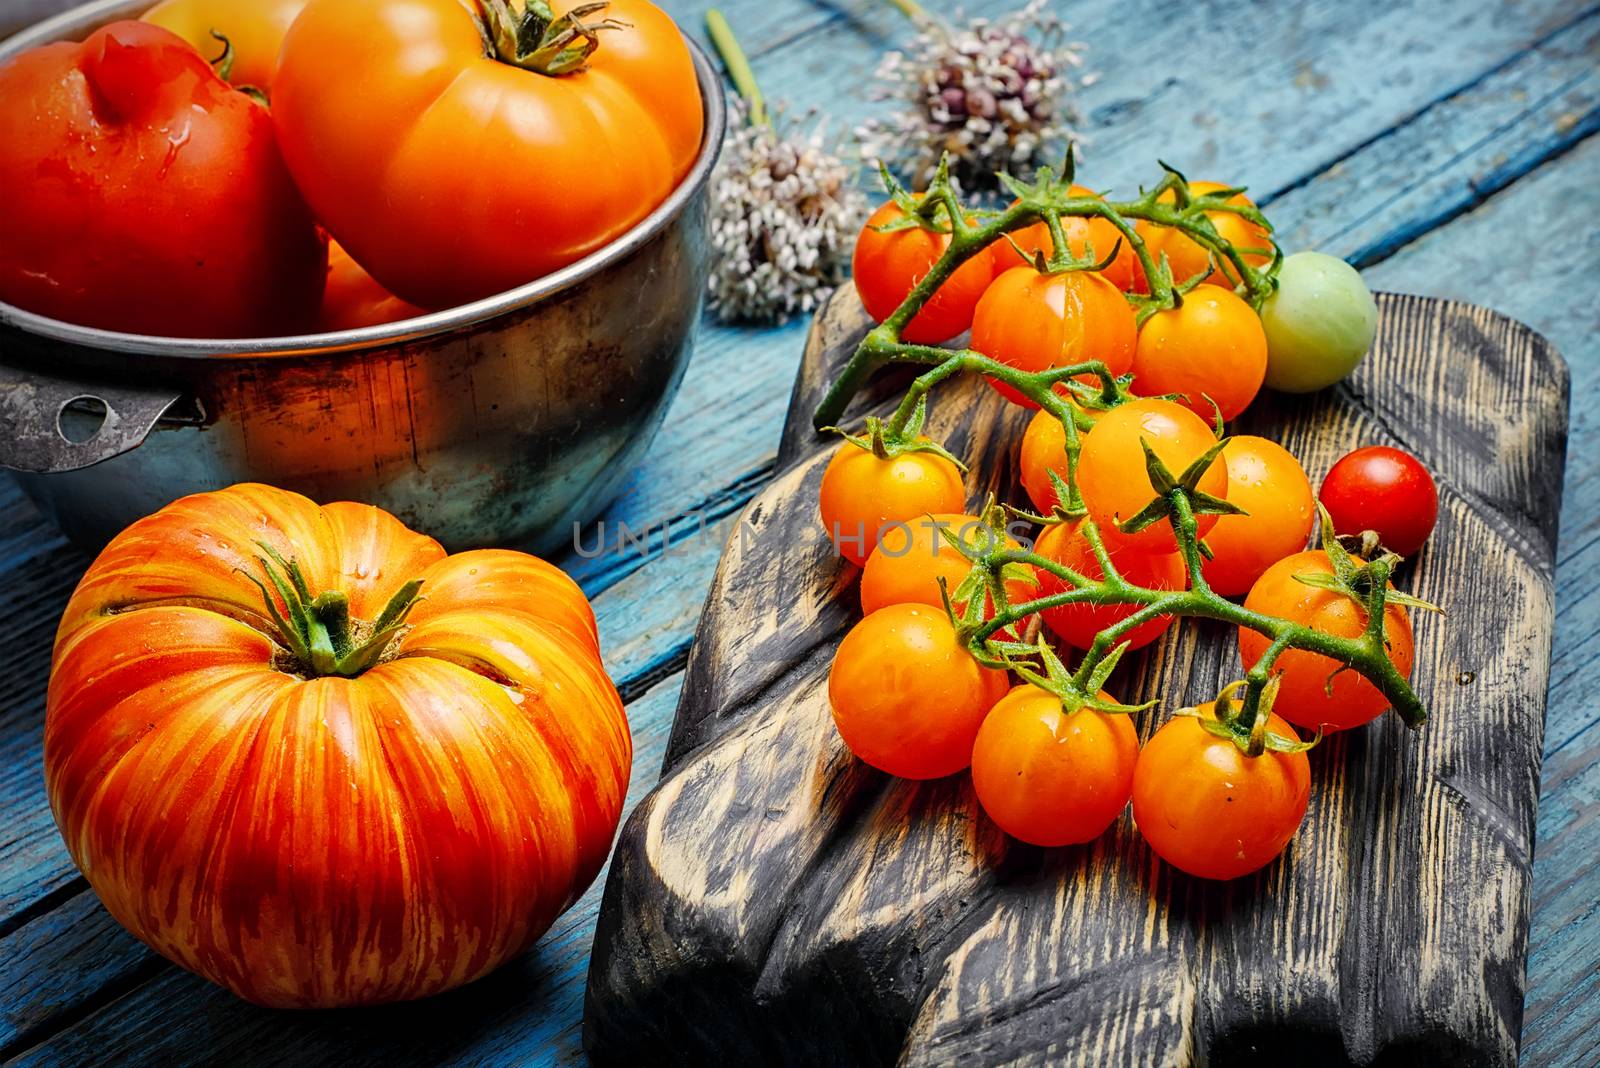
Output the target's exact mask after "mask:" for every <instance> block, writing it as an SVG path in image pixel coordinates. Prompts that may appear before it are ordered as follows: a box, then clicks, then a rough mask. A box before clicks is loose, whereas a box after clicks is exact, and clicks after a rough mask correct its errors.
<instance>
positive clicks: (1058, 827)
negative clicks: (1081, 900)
mask: <svg viewBox="0 0 1600 1068" xmlns="http://www.w3.org/2000/svg"><path fill="white" fill-rule="evenodd" d="M1100 696H1101V697H1102V698H1104V699H1105V700H1108V701H1109V700H1111V698H1110V697H1108V696H1107V695H1106V694H1104V693H1102V694H1101V695H1100ZM1138 759H1139V736H1138V734H1137V733H1136V732H1135V731H1134V729H1133V724H1132V723H1131V722H1130V721H1129V719H1128V717H1127V716H1125V715H1120V714H1115V713H1105V712H1096V711H1094V710H1093V709H1089V708H1080V709H1078V710H1076V711H1074V712H1072V713H1070V714H1068V713H1066V712H1064V711H1063V710H1062V708H1061V701H1060V699H1059V698H1057V697H1056V696H1055V695H1054V694H1050V693H1046V692H1045V691H1044V690H1041V689H1039V688H1038V687H1036V686H1018V687H1015V688H1014V689H1012V691H1011V692H1010V693H1008V694H1006V695H1005V696H1004V697H1002V698H1001V699H1000V701H999V703H997V704H996V705H995V706H994V708H993V709H991V710H990V712H989V715H988V716H987V717H985V719H984V721H983V726H982V727H980V728H978V739H977V741H976V742H974V743H973V746H972V786H973V789H974V790H975V791H976V792H977V795H978V803H979V804H981V805H982V806H983V810H984V812H986V813H988V815H989V818H990V819H992V820H994V821H995V823H997V824H999V825H1000V829H1001V830H1003V831H1005V832H1006V833H1007V834H1009V835H1010V836H1011V837H1013V838H1017V839H1020V840H1021V841H1024V842H1027V843H1029V844H1030V845H1036V846H1062V845H1071V844H1074V843H1077V842H1087V841H1090V840H1092V839H1095V838H1098V837H1099V836H1100V835H1101V834H1103V833H1105V830H1106V828H1107V827H1110V826H1111V824H1112V822H1113V821H1114V820H1115V819H1116V818H1117V817H1118V816H1120V815H1122V810H1123V809H1124V808H1126V807H1127V806H1128V796H1129V794H1130V793H1131V792H1132V790H1133V769H1134V765H1135V764H1136V763H1137V761H1138Z"/></svg>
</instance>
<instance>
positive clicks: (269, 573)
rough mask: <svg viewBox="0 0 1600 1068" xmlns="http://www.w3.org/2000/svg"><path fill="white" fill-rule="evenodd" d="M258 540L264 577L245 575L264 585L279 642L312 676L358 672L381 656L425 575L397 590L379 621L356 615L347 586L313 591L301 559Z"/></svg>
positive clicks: (301, 669) (400, 626)
mask: <svg viewBox="0 0 1600 1068" xmlns="http://www.w3.org/2000/svg"><path fill="white" fill-rule="evenodd" d="M257 544H258V545H259V546H260V548H261V552H262V555H260V556H258V557H256V561H257V562H258V563H259V564H260V565H261V570H262V572H263V574H264V575H265V581H263V580H262V579H258V578H256V577H255V576H254V575H251V574H249V573H245V577H246V578H248V579H249V580H250V581H251V582H252V583H254V584H255V586H256V588H257V589H259V590H260V591H261V598H262V600H263V601H264V602H265V604H266V607H267V617H268V618H269V619H271V620H272V622H273V624H274V625H275V627H276V629H277V632H278V635H277V636H278V639H279V643H280V644H281V645H282V646H283V647H284V648H285V649H286V650H287V651H288V653H289V655H290V656H291V657H292V658H293V660H294V661H295V666H296V668H297V670H298V671H299V673H300V674H302V675H304V676H305V677H307V678H319V677H321V676H324V675H338V676H342V677H344V678H355V677H356V676H357V675H359V674H361V673H362V672H363V671H366V670H367V669H368V668H370V667H372V666H373V665H374V664H377V663H379V662H380V661H382V659H383V658H384V655H385V654H386V653H387V652H388V648H389V645H390V643H391V642H393V640H394V639H395V637H397V636H398V635H399V634H400V632H401V631H402V630H404V629H405V621H406V617H407V616H408V615H410V613H411V609H412V608H414V607H416V604H417V601H418V600H419V597H418V596H417V595H418V593H419V592H420V591H421V589H422V580H421V579H412V580H411V581H410V582H407V583H406V584H405V585H403V586H401V587H400V589H398V590H396V591H395V593H394V595H393V596H392V597H391V598H390V599H389V603H388V604H387V605H385V606H384V609H383V611H382V612H381V613H380V614H379V615H378V618H377V619H376V620H375V621H373V622H372V623H364V622H362V621H360V620H353V619H352V618H351V616H350V599H349V598H348V597H347V596H346V595H345V594H344V593H343V592H342V591H340V590H327V591H324V592H323V593H320V594H318V595H317V596H316V597H312V596H311V591H310V589H309V588H308V586H307V584H306V580H305V575H304V573H303V572H302V571H301V570H300V564H299V561H297V560H294V559H292V558H291V559H289V560H285V559H284V558H283V556H282V555H281V554H279V552H278V551H277V550H276V549H274V548H273V547H272V546H270V545H268V544H266V543H265V542H258V543H257ZM274 592H275V593H276V594H277V597H276V598H274V596H273V594H274Z"/></svg>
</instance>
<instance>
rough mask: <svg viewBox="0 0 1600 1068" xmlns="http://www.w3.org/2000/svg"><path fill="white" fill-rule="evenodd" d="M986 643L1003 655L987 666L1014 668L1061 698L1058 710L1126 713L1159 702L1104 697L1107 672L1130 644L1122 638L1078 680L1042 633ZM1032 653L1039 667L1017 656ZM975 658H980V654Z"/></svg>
mask: <svg viewBox="0 0 1600 1068" xmlns="http://www.w3.org/2000/svg"><path fill="white" fill-rule="evenodd" d="M988 644H989V646H990V647H991V648H993V649H995V650H996V651H998V652H1001V653H1003V654H1006V655H1005V656H1004V657H1003V658H1002V659H1000V660H997V661H995V662H994V663H993V664H990V665H987V666H992V667H1003V668H1007V669H1009V670H1012V671H1015V672H1016V673H1017V675H1018V676H1020V677H1021V678H1022V679H1024V680H1025V681H1027V682H1029V683H1031V684H1032V685H1033V686H1035V687H1037V688H1039V689H1041V690H1043V691H1045V692H1046V693H1048V694H1051V695H1052V696H1054V697H1055V698H1056V699H1058V700H1059V701H1060V702H1061V711H1062V712H1064V713H1065V714H1067V715H1069V716H1070V715H1072V713H1074V712H1076V711H1078V710H1079V709H1081V708H1088V709H1092V710H1093V711H1095V712H1104V713H1106V714H1107V715H1114V716H1130V715H1133V714H1135V713H1137V712H1148V711H1149V710H1150V709H1152V708H1154V707H1156V705H1158V704H1160V703H1161V702H1160V701H1146V702H1145V703H1144V704H1142V705H1125V704H1123V703H1122V702H1120V701H1112V700H1109V699H1108V698H1107V697H1106V694H1105V685H1106V682H1107V681H1108V680H1109V679H1110V678H1111V673H1112V672H1113V671H1115V670H1116V669H1117V664H1118V662H1119V661H1121V660H1122V655H1123V654H1124V653H1126V652H1127V651H1128V649H1129V647H1130V644H1131V643H1129V642H1122V643H1121V644H1119V645H1117V646H1116V647H1115V648H1113V649H1112V650H1111V651H1110V652H1108V653H1107V654H1106V655H1105V658H1104V659H1103V660H1101V661H1100V662H1099V663H1098V664H1096V665H1095V668H1094V670H1093V671H1092V672H1090V674H1089V675H1088V677H1087V678H1085V679H1083V680H1081V681H1080V680H1079V679H1077V678H1076V677H1074V675H1073V674H1072V672H1071V671H1069V670H1067V666H1066V664H1064V663H1063V662H1062V660H1061V657H1059V656H1057V655H1056V651H1055V650H1054V649H1052V648H1050V643H1049V642H1047V641H1046V640H1045V638H1044V635H1042V634H1041V635H1040V636H1039V638H1038V640H1037V641H1035V642H1032V643H1030V642H1002V641H991V642H989V643H988ZM1035 656H1036V657H1038V658H1039V669H1042V670H1039V669H1036V668H1034V667H1033V665H1032V664H1030V663H1029V662H1028V661H1026V660H1022V659H1018V658H1019V657H1035ZM979 662H980V663H982V662H983V660H982V658H981V657H980V658H979Z"/></svg>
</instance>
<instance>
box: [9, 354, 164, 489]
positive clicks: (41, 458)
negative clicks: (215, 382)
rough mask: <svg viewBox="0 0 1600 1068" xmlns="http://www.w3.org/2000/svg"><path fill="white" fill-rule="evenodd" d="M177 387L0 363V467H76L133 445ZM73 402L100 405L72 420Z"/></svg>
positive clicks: (46, 469)
mask: <svg viewBox="0 0 1600 1068" xmlns="http://www.w3.org/2000/svg"><path fill="white" fill-rule="evenodd" d="M181 396H183V393H182V391H180V390H177V389H173V388H171V387H169V386H157V385H148V386H131V385H126V384H113V383H111V382H100V381H94V380H91V379H85V378H58V377H56V376H55V375H51V374H48V373H45V372H42V371H39V370H37V369H35V368H33V367H19V366H16V365H13V364H9V363H6V362H4V361H0V467H9V468H11V469H13V470H16V471H27V472H31V473H34V474H54V473H55V472H58V471H76V470H77V469H78V468H80V467H88V466H90V465H91V464H97V463H99V462H100V461H102V460H109V459H111V458H112V457H113V456H120V455H122V454H123V453H125V452H127V451H128V450H130V449H136V448H138V447H139V445H141V444H142V443H143V442H144V439H145V438H146V437H147V436H148V435H149V433H150V431H151V430H152V429H153V428H154V427H155V425H156V420H158V419H160V418H161V416H162V415H163V414H165V413H166V411H167V409H168V408H171V407H172V405H173V404H174V403H176V402H177V400H178V398H179V397H181ZM74 401H87V402H90V408H91V409H95V404H94V402H98V406H99V407H101V408H103V410H104V414H103V415H100V416H99V425H98V426H95V425H94V420H95V418H96V416H97V409H96V410H87V411H85V412H83V413H82V416H81V417H80V418H75V419H71V423H72V430H73V436H72V437H68V436H67V433H65V432H64V431H63V425H62V424H63V417H64V416H66V413H67V408H68V406H69V405H71V404H72V403H73V402H74Z"/></svg>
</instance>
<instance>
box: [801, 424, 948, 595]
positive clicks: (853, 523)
mask: <svg viewBox="0 0 1600 1068" xmlns="http://www.w3.org/2000/svg"><path fill="white" fill-rule="evenodd" d="M820 497H821V506H822V527H823V529H824V530H825V531H826V532H827V534H828V537H829V538H831V539H832V540H833V544H834V548H836V549H838V551H839V553H840V555H842V556H844V557H845V558H846V559H848V560H849V561H850V562H851V563H853V564H856V565H857V566H861V565H864V564H866V562H867V557H869V556H871V555H872V550H873V549H876V548H877V547H878V539H879V537H881V536H882V535H883V534H885V533H887V532H888V531H889V530H890V529H892V527H891V526H890V525H891V524H893V523H912V522H914V521H916V520H918V519H921V518H923V517H924V516H928V515H940V514H947V513H951V512H956V513H959V512H961V511H962V510H963V509H964V508H965V507H966V503H967V487H966V484H965V483H964V482H962V480H961V470H960V469H959V468H958V467H956V465H955V464H953V463H951V462H950V461H949V460H947V459H945V458H944V457H943V456H940V455H938V454H936V453H932V452H904V453H901V454H900V455H899V456H896V457H894V458H893V459H890V460H880V459H879V458H878V457H877V456H876V455H874V454H873V452H872V451H871V450H870V449H863V448H861V447H860V446H858V445H855V444H853V443H851V442H848V441H847V442H845V443H844V444H842V445H840V446H839V449H838V451H837V452H835V453H834V454H833V459H832V460H830V461H828V468H827V470H826V471H824V472H823V473H822V489H821V493H820Z"/></svg>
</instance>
